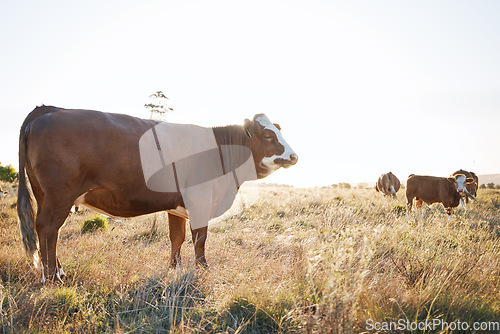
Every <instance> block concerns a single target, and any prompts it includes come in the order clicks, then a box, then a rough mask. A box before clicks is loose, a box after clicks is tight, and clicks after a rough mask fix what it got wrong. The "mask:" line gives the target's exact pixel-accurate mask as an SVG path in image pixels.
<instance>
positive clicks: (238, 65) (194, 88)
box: [0, 0, 500, 186]
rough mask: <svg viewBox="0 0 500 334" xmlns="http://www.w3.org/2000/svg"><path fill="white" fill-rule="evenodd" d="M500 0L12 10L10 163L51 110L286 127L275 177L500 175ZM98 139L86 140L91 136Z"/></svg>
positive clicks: (3, 40)
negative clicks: (32, 122) (43, 112)
mask: <svg viewBox="0 0 500 334" xmlns="http://www.w3.org/2000/svg"><path fill="white" fill-rule="evenodd" d="M499 13H500V2H498V1H493V0H492V1H457V0H450V1H435V0H432V1H430V0H429V1H401V0H394V1H360V0H357V1H356V0H355V1H332V0H324V1H320V0H302V1H293V0H253V1H234V0H227V1H221V0H212V1H202V0H198V1H194V0H193V1H188V0H183V1H180V0H179V1H174V0H169V1H148V0H141V1H123V0H121V1H94V0H91V1H80V2H70V1H10V0H7V1H2V2H1V3H0V47H1V52H0V122H1V123H0V125H1V131H2V134H3V138H2V141H1V144H0V162H1V163H2V165H7V164H12V165H13V166H14V167H16V169H17V166H18V162H17V149H18V136H19V133H18V132H19V128H20V126H21V123H22V121H23V119H24V118H25V117H26V115H27V114H28V113H29V112H30V111H31V110H32V109H33V108H34V107H35V106H36V105H39V104H42V103H43V104H46V105H56V106H60V107H64V108H85V109H96V110H101V111H108V112H119V113H127V114H131V115H134V116H140V117H144V118H148V117H149V113H148V112H147V111H146V110H145V109H144V107H143V105H144V104H145V103H146V102H148V96H149V95H150V94H152V93H153V92H155V91H157V90H162V91H163V92H165V94H166V95H167V96H168V97H169V98H170V101H171V105H172V106H173V107H174V109H175V111H174V112H173V113H171V114H170V115H168V116H167V119H168V120H169V121H172V122H181V123H194V124H200V125H226V124H243V120H244V119H245V118H252V117H253V115H254V114H256V113H265V114H266V115H267V116H268V117H269V118H270V119H271V120H272V121H274V122H277V123H280V124H281V126H282V128H283V131H282V133H283V135H284V137H285V138H286V139H287V141H288V143H289V144H290V145H291V146H292V148H293V149H294V150H295V152H296V153H297V154H298V155H299V162H298V164H297V165H296V166H294V167H292V168H290V169H288V170H279V171H277V172H276V173H275V174H273V175H272V176H270V177H268V178H267V179H266V181H267V182H277V183H289V184H293V185H296V186H316V185H329V184H332V183H338V182H351V183H355V182H365V181H367V182H372V181H373V182H375V180H376V179H377V178H378V176H380V174H382V173H385V172H388V171H392V172H393V173H394V174H396V175H397V176H398V177H399V178H400V179H401V180H402V181H404V180H406V178H407V176H408V175H409V174H410V173H415V174H429V175H437V176H447V175H449V174H450V173H452V172H453V171H455V170H457V169H460V168H463V169H466V170H472V171H475V172H476V173H478V174H493V173H500V153H499V150H498V145H499V144H500V131H499V125H500V61H499V59H500V20H499V19H498V14H499ZM82 145H85V140H84V139H83V140H82Z"/></svg>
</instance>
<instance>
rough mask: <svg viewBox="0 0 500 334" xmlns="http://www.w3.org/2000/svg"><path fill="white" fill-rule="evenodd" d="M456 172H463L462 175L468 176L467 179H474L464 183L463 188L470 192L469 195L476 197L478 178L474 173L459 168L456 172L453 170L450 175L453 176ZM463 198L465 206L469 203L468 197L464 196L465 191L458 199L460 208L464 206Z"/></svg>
mask: <svg viewBox="0 0 500 334" xmlns="http://www.w3.org/2000/svg"><path fill="white" fill-rule="evenodd" d="M458 174H463V175H465V177H466V178H468V179H469V178H472V179H473V180H474V182H472V183H466V184H465V188H467V190H468V191H469V193H471V195H473V196H474V197H476V196H477V189H478V188H479V178H478V177H477V175H476V173H474V172H468V171H466V170H463V169H460V170H457V171H456V172H453V173H452V174H451V175H450V176H452V177H453V176H455V175H458ZM464 199H465V206H467V204H468V203H469V197H468V196H466V194H465V193H464V194H463V195H462V199H460V203H461V204H462V208H463V207H464Z"/></svg>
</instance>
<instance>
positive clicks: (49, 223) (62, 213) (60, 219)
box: [36, 198, 71, 281]
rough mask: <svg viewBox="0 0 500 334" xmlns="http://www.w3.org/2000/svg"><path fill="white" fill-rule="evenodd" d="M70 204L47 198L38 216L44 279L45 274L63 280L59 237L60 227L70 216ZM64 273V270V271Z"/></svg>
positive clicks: (37, 222) (37, 225)
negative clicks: (58, 245) (58, 243)
mask: <svg viewBox="0 0 500 334" xmlns="http://www.w3.org/2000/svg"><path fill="white" fill-rule="evenodd" d="M70 209H71V206H70V205H61V202H60V201H51V200H50V199H49V198H45V201H44V205H43V207H42V209H41V210H40V212H39V213H38V215H37V218H36V232H37V234H38V242H39V245H40V257H41V259H42V275H43V276H42V281H45V276H46V275H47V276H48V277H49V278H51V279H52V278H53V279H56V280H59V281H60V280H61V272H62V268H61V264H60V262H59V261H58V259H57V239H58V237H59V229H60V228H61V226H62V225H63V224H64V221H65V220H66V218H67V217H68V214H69V210H70ZM62 273H64V272H62Z"/></svg>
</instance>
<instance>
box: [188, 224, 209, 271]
mask: <svg viewBox="0 0 500 334" xmlns="http://www.w3.org/2000/svg"><path fill="white" fill-rule="evenodd" d="M207 231H208V226H205V227H202V228H197V229H195V230H193V229H191V235H192V238H193V244H194V253H195V256H196V264H197V265H200V266H202V267H207V260H206V258H205V241H206V240H207Z"/></svg>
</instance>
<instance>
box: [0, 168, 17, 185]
mask: <svg viewBox="0 0 500 334" xmlns="http://www.w3.org/2000/svg"><path fill="white" fill-rule="evenodd" d="M18 176H19V174H18V173H17V172H16V170H15V169H14V167H12V165H8V166H5V167H4V166H0V180H2V181H6V182H14V181H15V180H16V179H17V177H18Z"/></svg>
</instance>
